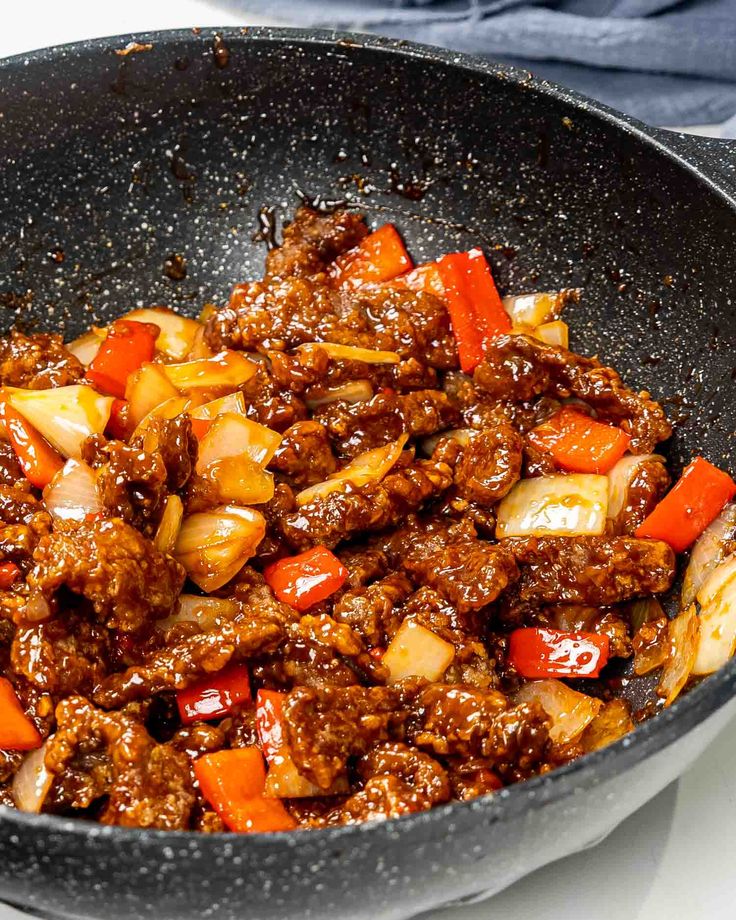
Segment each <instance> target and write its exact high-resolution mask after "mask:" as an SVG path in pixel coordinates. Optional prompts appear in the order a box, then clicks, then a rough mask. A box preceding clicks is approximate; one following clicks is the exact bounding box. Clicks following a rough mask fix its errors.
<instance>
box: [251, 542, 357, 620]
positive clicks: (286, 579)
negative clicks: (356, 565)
mask: <svg viewBox="0 0 736 920" xmlns="http://www.w3.org/2000/svg"><path fill="white" fill-rule="evenodd" d="M263 574H264V577H265V579H266V583H267V584H268V585H269V587H270V588H271V590H272V591H273V593H274V594H275V595H276V597H277V598H278V599H279V600H280V601H283V602H284V603H285V604H290V605H291V606H292V607H296V609H297V610H306V609H307V608H308V607H311V606H312V605H313V604H318V603H319V602H320V601H323V600H325V598H328V597H329V596H330V595H331V594H334V593H335V591H337V590H338V588H340V587H342V585H343V583H344V582H345V579H346V578H347V577H348V570H347V569H346V568H345V566H344V565H343V564H342V563H341V562H340V560H339V559H338V558H337V556H335V555H334V554H333V553H331V552H330V551H329V550H328V549H327V547H325V546H315V547H314V548H313V549H308V550H307V551H306V552H304V553H300V554H299V555H298V556H288V557H287V558H286V559H279V561H278V562H274V563H272V564H271V565H269V566H268V567H267V568H266V569H265V570H264V572H263Z"/></svg>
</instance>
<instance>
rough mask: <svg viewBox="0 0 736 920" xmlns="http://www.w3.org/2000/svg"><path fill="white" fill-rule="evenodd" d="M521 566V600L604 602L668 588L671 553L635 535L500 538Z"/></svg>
mask: <svg viewBox="0 0 736 920" xmlns="http://www.w3.org/2000/svg"><path fill="white" fill-rule="evenodd" d="M503 542H504V545H506V546H507V547H508V548H509V549H510V550H511V552H512V553H513V554H514V556H515V557H516V561H517V564H518V566H519V569H520V571H521V578H520V579H519V582H518V590H519V597H520V598H521V599H522V601H527V602H532V603H538V604H554V603H557V602H561V603H568V604H590V605H592V606H594V607H603V606H607V605H609V604H619V603H621V602H622V601H627V600H630V599H631V598H633V597H640V596H646V595H648V594H659V593H660V592H662V591H667V590H668V589H669V588H670V587H671V585H672V581H673V579H674V577H675V554H674V553H673V551H672V549H671V548H670V547H669V546H668V545H667V544H666V543H662V542H660V541H659V540H638V539H636V538H635V537H574V538H569V537H529V538H528V539H512V540H504V541H503Z"/></svg>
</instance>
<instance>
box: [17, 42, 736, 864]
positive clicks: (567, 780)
mask: <svg viewBox="0 0 736 920" xmlns="http://www.w3.org/2000/svg"><path fill="white" fill-rule="evenodd" d="M215 35H220V36H221V37H222V38H223V39H224V40H225V41H226V42H228V43H230V47H231V48H232V47H233V46H234V45H238V44H240V45H250V44H264V45H268V44H273V45H279V44H281V45H288V44H290V43H299V44H302V45H306V46H311V45H313V46H315V47H318V48H319V47H328V48H329V47H335V46H337V47H342V48H349V47H359V48H361V49H363V48H366V49H369V50H370V51H374V52H377V53H386V54H390V55H395V56H398V57H408V58H411V59H418V60H420V61H424V62H426V63H427V64H442V65H449V66H452V67H455V68H458V69H461V70H467V71H470V72H473V73H476V74H480V75H482V76H485V77H488V78H490V79H494V80H497V81H499V82H506V83H509V84H512V85H516V86H517V87H519V88H523V89H524V90H525V91H532V92H536V93H538V94H539V95H542V96H546V97H548V98H550V99H552V100H554V101H556V102H562V103H563V104H565V105H567V106H569V107H570V108H571V109H573V110H577V111H582V112H585V113H586V114H590V115H592V116H593V117H594V118H595V119H597V120H598V121H602V122H604V123H606V124H608V125H609V126H612V127H614V128H616V129H618V130H619V131H623V132H625V133H627V134H630V135H632V136H633V137H634V138H636V139H637V140H638V141H640V142H641V143H642V144H643V145H644V146H645V147H648V148H649V150H650V151H651V152H652V153H654V154H658V155H661V156H665V157H667V158H669V159H670V160H671V161H674V162H675V164H676V165H677V166H678V167H679V168H681V169H683V170H685V171H687V172H689V173H690V174H691V175H692V176H694V177H695V178H696V179H697V180H698V181H699V182H700V183H703V184H705V186H706V187H707V191H708V192H709V193H710V194H716V195H718V196H719V197H721V198H722V199H723V200H725V202H726V204H727V205H728V206H729V207H730V209H731V210H732V211H733V212H734V215H735V216H736V188H728V187H727V186H728V184H727V182H726V177H725V175H723V174H721V175H720V176H719V175H718V172H717V169H716V171H715V175H711V174H710V173H709V172H708V170H707V165H708V164H707V159H708V156H709V154H711V153H712V154H713V155H714V156H715V150H709V148H708V141H709V140H710V139H707V140H706V141H705V143H701V142H700V141H699V140H698V139H697V138H693V137H692V136H683V135H679V134H677V133H675V132H671V131H667V130H664V129H658V128H653V127H651V126H649V125H646V124H644V123H643V122H641V121H638V120H637V119H635V118H631V117H630V116H627V115H625V114H623V113H621V112H618V111H616V110H615V109H613V108H611V107H609V106H607V105H604V104H603V103H600V102H597V101H595V100H593V99H591V98H590V97H587V96H584V95H582V94H581V93H578V92H576V91H575V90H571V89H568V88H566V87H563V86H560V85H559V84H556V83H553V82H551V81H549V80H544V79H541V78H538V77H535V76H534V75H533V74H532V73H531V72H530V71H528V70H523V69H520V68H518V67H513V66H511V65H506V64H498V63H494V62H493V61H490V60H487V59H485V58H483V57H480V56H478V55H471V54H466V53H464V52H458V51H451V50H448V49H444V48H440V47H436V46H430V45H424V44H419V43H417V42H411V41H406V40H403V39H393V38H386V37H383V36H377V35H371V34H367V33H359V32H350V31H342V30H331V29H297V28H288V27H270V26H247V27H243V28H240V27H237V26H224V27H216V26H211V27H206V28H205V27H203V28H201V29H200V30H198V31H197V32H196V33H195V32H193V30H192V29H164V30H157V31H147V32H140V33H138V32H136V33H127V34H122V35H110V36H103V37H99V38H92V39H83V40H81V41H77V42H69V43H64V44H60V45H52V46H48V47H44V48H40V49H37V50H33V51H30V52H25V53H21V54H16V55H12V56H10V57H5V58H2V59H0V80H2V79H3V78H4V77H5V75H6V74H10V75H12V72H13V70H14V69H15V68H22V69H23V70H26V68H28V67H32V66H33V65H34V64H36V63H42V62H50V61H53V62H56V63H57V64H63V62H64V60H65V59H67V58H70V57H71V58H73V57H85V56H90V55H93V54H95V53H100V52H102V53H105V52H109V51H112V50H114V49H115V48H122V47H124V46H125V45H127V44H128V42H131V41H138V42H150V43H151V44H153V46H154V50H155V49H156V48H157V47H158V46H175V45H177V44H179V43H182V42H184V41H187V42H191V41H192V40H199V41H202V42H203V44H204V43H207V42H211V41H212V39H214V37H215ZM146 53H149V52H146ZM683 140H687V141H688V142H689V143H690V144H691V150H690V151H689V152H690V153H691V154H693V153H694V160H695V161H694V160H693V159H690V158H689V157H688V154H687V152H686V148H683V147H680V146H679V144H678V142H680V143H682V141H683ZM729 148H730V149H731V150H733V151H734V153H736V143H734V144H732V145H729V144H728V142H723V141H721V142H720V143H718V144H716V149H729ZM735 159H736V158H735ZM719 178H720V179H721V180H723V182H720V181H719ZM734 697H736V658H732V659H731V660H730V661H729V662H728V664H727V665H725V666H724V667H723V668H721V669H720V670H719V671H717V672H716V673H714V674H712V675H710V676H708V677H707V678H706V679H705V680H704V681H702V682H701V683H700V684H698V686H696V687H695V688H693V689H692V690H690V691H689V692H688V693H687V694H685V695H682V696H680V697H679V698H678V699H677V701H676V702H675V703H674V704H673V705H672V706H671V707H670V708H669V709H665V710H663V711H662V712H659V713H657V714H656V715H655V716H653V717H651V718H649V719H647V720H646V721H645V722H642V723H640V724H639V725H638V726H637V727H636V728H635V729H634V731H632V732H630V733H629V734H628V735H625V736H624V737H623V738H621V739H619V740H618V741H616V742H614V743H613V744H611V745H609V746H608V747H605V748H603V749H601V750H598V751H595V752H593V753H592V754H586V755H584V756H583V757H581V758H579V759H578V760H576V761H573V762H571V763H569V764H566V765H565V766H562V767H558V768H556V769H555V770H553V771H551V772H550V773H548V774H545V775H544V776H535V777H532V778H531V779H528V780H525V781H523V782H520V783H516V784H515V785H513V786H507V787H504V788H503V789H502V790H500V791H499V792H496V793H494V794H493V795H490V796H481V797H479V798H477V799H473V800H470V801H467V802H461V801H455V802H450V803H447V804H445V805H440V806H435V807H434V808H432V809H430V810H429V811H425V812H418V813H414V814H409V815H403V816H401V817H399V818H393V819H389V820H386V821H367V822H363V823H360V824H355V825H345V826H341V827H330V828H321V829H300V830H299V831H296V832H279V833H276V832H271V833H255V834H233V833H227V832H221V833H214V834H205V833H198V832H197V831H167V830H154V829H151V828H127V827H117V826H108V825H101V824H98V823H97V822H93V821H87V820H85V819H83V818H67V817H61V816H57V815H50V814H38V815H37V814H29V813H26V812H22V811H18V810H17V809H14V808H10V807H8V806H0V822H3V823H7V824H10V825H15V826H17V827H18V828H19V829H21V828H22V829H23V830H29V831H48V832H51V833H55V834H73V835H74V836H77V837H80V836H81V837H91V838H93V839H95V840H111V841H113V842H117V843H118V844H119V845H121V846H125V845H126V844H130V845H133V846H146V847H151V846H155V845H159V846H160V847H163V846H167V845H172V844H177V843H178V844H181V843H182V842H184V841H192V840H196V842H197V846H198V847H209V848H210V849H212V850H216V849H217V848H218V847H219V846H222V845H224V844H225V843H226V844H227V845H228V846H229V847H230V848H232V847H235V846H249V847H255V848H266V849H270V848H272V847H274V846H275V845H279V844H281V845H283V846H284V847H287V848H289V849H293V848H294V846H295V845H296V841H298V840H300V839H301V836H302V834H303V833H308V835H309V836H308V837H305V838H304V839H305V840H313V841H314V842H315V843H316V844H319V842H320V841H325V842H327V841H330V842H331V841H337V840H339V841H340V842H341V843H348V842H349V839H350V838H352V837H354V836H355V835H360V834H383V835H384V836H386V835H393V834H394V833H408V832H410V831H411V829H412V828H414V827H422V826H424V827H426V828H430V827H433V826H435V825H437V824H438V823H439V824H440V825H442V824H444V823H447V822H451V821H452V820H453V819H458V818H461V817H462V818H464V819H465V820H466V821H471V820H478V821H482V822H484V823H487V824H488V825H490V824H495V823H498V822H501V821H508V820H512V819H514V818H516V817H518V816H519V815H521V814H523V813H525V812H528V811H533V810H535V809H538V808H541V807H543V806H544V805H548V804H551V803H554V802H558V801H560V800H562V799H564V798H566V797H568V796H571V795H573V794H575V793H576V792H582V791H587V790H588V789H590V788H591V787H592V786H594V785H597V784H599V783H602V782H604V781H606V780H608V779H611V778H612V777H614V776H615V775H617V774H623V773H625V772H626V771H627V770H629V769H630V768H632V767H634V766H635V765H636V764H638V763H640V762H641V761H643V760H645V759H646V758H647V757H650V756H652V755H654V754H656V753H658V752H659V751H661V750H664V749H665V748H666V747H668V746H669V745H670V744H672V743H673V742H674V741H676V740H677V739H678V738H680V737H682V736H684V735H686V734H688V733H689V732H690V731H692V730H693V729H696V728H697V726H698V725H699V724H701V723H702V722H704V721H705V720H706V719H707V718H708V717H709V716H711V715H713V714H714V713H715V712H716V711H717V710H718V709H720V708H721V707H723V706H725V705H726V704H727V703H728V702H729V701H730V700H732V699H733V698H734ZM175 859H176V858H175Z"/></svg>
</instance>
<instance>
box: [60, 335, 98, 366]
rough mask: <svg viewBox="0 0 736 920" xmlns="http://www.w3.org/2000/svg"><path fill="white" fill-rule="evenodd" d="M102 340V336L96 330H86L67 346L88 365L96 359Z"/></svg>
mask: <svg viewBox="0 0 736 920" xmlns="http://www.w3.org/2000/svg"><path fill="white" fill-rule="evenodd" d="M102 341H103V338H102V336H99V335H97V333H96V332H85V333H84V335H80V336H79V338H78V339H74V341H73V342H70V343H69V344H68V345H67V346H66V347H67V351H70V352H71V353H72V354H73V355H74V357H75V358H76V359H77V360H78V361H81V363H82V364H84V366H85V367H87V366H88V365H90V364H91V363H92V362H93V361H94V359H95V356H96V354H97V352H98V351H99V350H100V345H101V344H102Z"/></svg>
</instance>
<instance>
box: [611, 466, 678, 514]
mask: <svg viewBox="0 0 736 920" xmlns="http://www.w3.org/2000/svg"><path fill="white" fill-rule="evenodd" d="M649 460H660V461H662V462H664V458H663V457H660V456H659V455H658V454H631V455H629V454H627V455H626V456H625V457H622V458H621V459H620V460H619V461H618V462H617V463H616V464H615V465H614V466H613V468H612V469H611V470H609V471H608V512H607V516H608V518H609V519H610V520H615V519H616V518H617V517H618V516H619V514H621V512H622V511H623V509H624V507H625V505H626V502H627V501H628V497H629V487H630V486H631V483H632V482H633V479H634V477H635V476H636V471H637V470H638V469H639V467H640V466H641V464H642V463H646V462H647V461H649Z"/></svg>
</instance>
